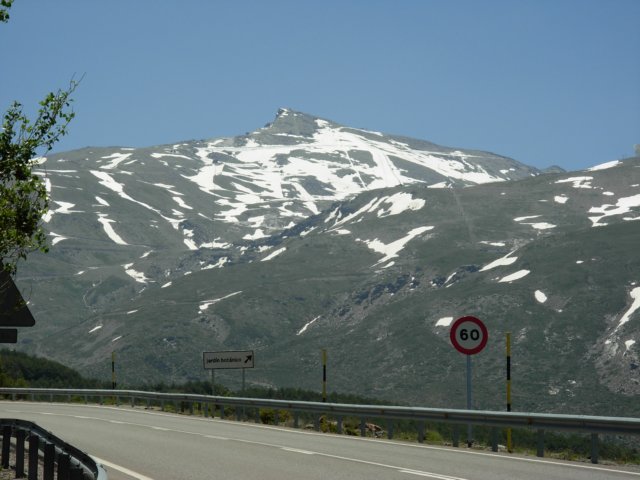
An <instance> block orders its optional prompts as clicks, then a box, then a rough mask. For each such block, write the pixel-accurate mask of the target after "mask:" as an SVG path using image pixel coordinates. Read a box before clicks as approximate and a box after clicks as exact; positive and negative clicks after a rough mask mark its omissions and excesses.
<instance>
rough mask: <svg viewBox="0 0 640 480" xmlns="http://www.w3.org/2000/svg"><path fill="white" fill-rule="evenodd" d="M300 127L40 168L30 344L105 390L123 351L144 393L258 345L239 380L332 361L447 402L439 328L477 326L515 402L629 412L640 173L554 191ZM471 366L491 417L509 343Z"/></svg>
mask: <svg viewBox="0 0 640 480" xmlns="http://www.w3.org/2000/svg"><path fill="white" fill-rule="evenodd" d="M286 112H287V113H285V112H281V113H280V117H281V118H280V120H281V123H279V124H278V125H276V130H277V129H282V130H286V128H285V126H286V125H288V123H287V122H289V123H291V122H294V123H295V122H298V121H299V120H300V118H297V117H296V116H295V115H294V116H293V117H292V118H289V117H291V116H292V115H293V114H292V113H291V111H289V110H287V111H286ZM299 115H304V114H299ZM303 120H304V121H303V122H301V123H300V124H299V126H298V127H297V128H298V129H297V130H296V129H295V128H293V127H292V128H291V129H290V130H288V132H289V133H287V131H283V132H279V131H275V130H274V129H273V128H272V129H271V130H268V131H266V132H265V130H264V128H267V129H269V128H271V127H264V128H263V129H259V130H256V131H255V132H251V133H249V134H247V135H244V136H240V137H233V138H224V139H214V140H205V141H192V142H181V143H176V144H169V145H162V146H158V147H149V148H145V149H127V148H116V149H97V148H96V149H87V150H80V151H73V152H64V153H61V154H57V155H52V156H51V157H49V158H47V159H46V160H45V161H44V162H43V163H42V169H43V175H45V174H46V179H47V182H48V185H49V191H50V192H51V197H52V209H51V212H50V216H49V217H48V218H47V219H46V220H47V221H46V223H45V228H46V229H47V231H48V233H49V235H50V238H51V239H52V247H51V251H50V253H49V254H47V255H41V254H33V255H32V257H31V258H30V259H29V262H26V263H25V264H24V265H23V266H21V269H20V271H19V277H18V283H19V284H20V285H21V286H22V288H23V293H24V292H25V291H26V292H29V295H27V296H28V297H29V298H30V308H31V310H32V312H33V313H34V316H35V317H36V319H37V322H38V323H37V325H36V327H34V328H33V329H31V330H29V331H24V332H21V334H20V343H19V344H18V348H19V349H21V350H25V351H28V352H30V353H37V354H39V355H43V356H47V357H50V358H55V359H57V360H64V361H65V362H66V363H68V364H69V365H71V366H73V367H74V368H78V369H80V371H81V372H82V373H83V374H90V375H92V376H95V377H98V378H102V377H103V376H105V375H109V368H110V363H109V362H110V361H109V360H108V359H109V358H110V353H111V351H113V350H115V351H117V352H119V353H118V358H120V359H121V360H120V368H121V369H122V370H121V372H120V375H121V378H122V380H123V382H124V383H127V382H131V383H138V384H139V383H140V381H144V380H148V381H149V382H152V381H156V380H158V379H162V380H169V381H177V380H181V379H182V380H184V379H201V378H202V377H203V375H204V372H203V371H202V369H201V353H202V351H211V350H226V349H230V350H233V349H249V348H251V349H254V350H255V352H256V357H257V358H256V362H257V363H256V365H257V366H258V367H257V368H256V369H255V371H252V372H250V373H249V375H248V379H249V382H254V383H255V384H259V385H267V386H268V385H271V386H294V387H302V388H314V385H316V384H317V378H316V375H315V374H314V373H313V372H316V373H317V371H318V370H319V368H320V364H319V358H318V355H317V352H318V351H320V350H321V349H322V348H327V349H328V350H329V353H330V359H331V362H332V363H331V365H332V367H331V372H332V377H331V378H332V382H335V383H332V384H333V385H335V387H336V388H337V389H340V390H341V391H345V392H350V393H360V394H364V395H374V396H379V397H383V398H394V397H395V398H397V397H401V398H403V399H405V400H406V401H408V402H409V403H413V404H420V403H421V402H423V401H427V402H428V404H429V405H430V406H442V405H444V404H448V403H450V402H451V400H450V399H451V398H459V397H460V396H461V395H463V393H462V387H463V383H464V382H463V379H462V378H461V373H460V370H458V368H457V367H456V365H457V364H458V362H459V358H458V357H457V356H456V353H455V352H454V351H453V349H452V347H451V346H450V345H449V343H448V339H447V336H446V331H447V330H446V329H447V325H449V324H448V323H447V322H450V321H451V320H453V318H454V317H456V316H463V315H465V314H475V315H476V316H479V317H480V318H483V319H484V320H485V321H486V322H487V324H488V326H489V327H490V332H492V333H490V335H491V336H492V338H496V339H497V338H500V337H501V335H502V334H503V333H504V331H506V330H507V329H511V330H512V331H513V333H514V336H515V339H514V351H516V352H518V354H519V357H517V358H516V359H515V360H514V372H518V373H519V374H520V375H522V377H519V379H518V380H514V385H517V386H518V389H517V393H515V394H514V398H515V400H517V403H518V404H519V405H522V406H527V407H528V408H530V409H531V410H539V409H542V408H545V409H549V410H552V411H557V410H558V409H559V408H565V409H566V408H568V409H577V408H581V407H584V408H589V409H591V412H592V413H596V412H604V411H606V406H607V405H609V404H611V403H612V402H614V403H615V402H617V404H618V406H617V407H616V408H618V410H619V411H634V410H633V409H634V408H636V407H634V406H633V403H632V402H631V398H632V397H631V396H632V395H633V394H634V393H637V392H638V391H639V390H640V383H639V381H640V378H639V377H638V371H637V370H636V369H634V368H633V365H638V352H637V351H636V348H637V347H635V346H634V344H635V340H634V339H635V338H637V335H638V328H637V326H636V324H637V321H636V319H637V315H638V312H637V311H636V310H633V311H632V310H631V307H632V306H633V305H635V303H634V300H633V299H634V298H635V297H633V295H635V293H634V292H636V290H635V289H636V285H637V282H638V281H640V279H638V278H636V277H635V276H634V272H637V271H638V267H640V264H639V259H638V255H637V252H636V250H635V247H634V245H635V244H636V243H635V242H637V241H638V240H640V238H638V237H639V236H640V231H639V230H640V229H639V228H637V222H636V221H635V220H637V219H638V218H640V217H639V216H640V211H639V207H640V188H639V185H640V158H637V157H635V158H631V159H627V160H625V161H623V162H620V161H618V162H608V163H606V164H603V165H600V166H596V167H594V168H593V169H591V170H589V171H583V172H555V173H545V174H543V173H542V172H539V171H538V170H536V169H533V168H531V167H527V166H523V165H522V164H518V163H517V162H515V161H514V160H511V159H506V160H505V158H506V157H500V156H498V155H495V154H490V153H487V154H486V155H485V156H482V157H479V156H478V155H476V154H474V153H472V152H471V151H467V150H461V149H447V147H442V148H441V150H440V151H438V152H436V151H435V150H436V147H428V148H429V149H426V148H427V147H425V148H424V149H421V148H415V149H414V148H412V147H413V146H416V147H422V146H425V143H420V142H421V141H415V144H413V145H412V142H401V141H398V140H397V138H400V137H395V136H385V135H382V134H377V133H368V134H367V135H369V136H370V138H367V137H364V136H362V135H361V134H360V133H358V132H362V131H361V130H358V129H352V128H350V127H342V126H338V124H334V123H331V122H329V121H327V120H323V119H318V118H316V117H313V116H308V115H305V116H304V119H303ZM318 120H320V121H319V122H318ZM323 122H327V123H323ZM287 128H289V127H287ZM291 132H294V133H291ZM295 132H298V133H295ZM354 132H355V133H354ZM299 133H300V134H304V135H298V134H299ZM297 136H301V137H304V139H300V138H297ZM277 139H284V140H282V143H268V142H274V141H275V140H277ZM301 140H304V141H301ZM261 142H262V143H261ZM296 142H297V143H296ZM427 143H428V142H427ZM429 145H433V144H429ZM400 154H402V155H404V159H402V158H400V157H396V155H400ZM505 162H506V163H505ZM427 164H429V165H431V164H433V165H435V166H436V167H435V168H436V170H439V172H438V171H436V170H431V169H427ZM507 166H508V167H509V168H505V167H507ZM510 168H513V169H514V170H510ZM445 173H450V174H451V175H450V176H446V175H445ZM511 177H513V178H511ZM496 179H497V180H501V181H495V180H496ZM434 187H435V188H434ZM598 251H600V252H606V258H605V255H604V254H602V253H600V254H599V253H598ZM545 254H546V255H547V256H545ZM547 257H548V258H547ZM577 262H581V263H577ZM543 300H544V301H543ZM627 313H628V315H627V317H628V319H627V321H626V322H625V323H623V324H622V325H620V319H621V318H624V315H626V314H627ZM584 318H589V321H588V322H584ZM616 322H617V323H616ZM581 323H584V324H585V325H589V327H588V329H587V331H582V330H580V325H581ZM567 338H572V339H574V343H575V344H573V345H567V344H566V341H565V342H564V343H563V339H565V340H566V339H567ZM329 339H330V340H331V343H329ZM632 340H633V342H634V343H629V342H630V341H632ZM607 341H608V342H609V343H606V342H607ZM614 346H615V348H614ZM524 359H526V360H527V361H526V362H525V363H522V362H524ZM556 359H562V362H564V363H565V364H566V365H559V366H558V365H557V362H556ZM477 362H478V369H477V371H479V372H483V375H484V376H486V379H488V380H487V383H488V384H489V385H485V386H484V388H483V389H480V390H479V391H478V394H477V402H478V405H477V406H479V407H482V408H500V407H499V406H500V405H502V403H503V402H501V401H500V400H498V398H499V393H498V392H500V391H501V389H500V388H499V385H500V382H501V374H500V373H499V372H500V371H501V368H502V367H501V365H502V349H501V348H500V345H499V343H494V342H492V343H490V344H489V346H488V347H487V352H484V353H483V354H481V355H478V359H477ZM534 365H535V366H536V367H535V368H534ZM621 366H624V368H622V367H621ZM590 371H592V372H597V375H595V376H594V375H592V376H591V377H593V378H591V377H590V376H589V372H590ZM354 372H358V374H354ZM425 375H426V376H427V377H428V378H429V379H430V380H429V382H428V383H429V393H428V394H426V393H425V392H424V390H423V389H422V388H421V387H420V385H421V382H422V380H421V378H424V376H425ZM217 376H218V375H217ZM219 377H220V378H221V379H223V380H224V381H225V382H226V381H229V382H230V383H231V384H233V382H236V381H237V379H236V378H235V376H234V375H233V373H230V372H221V373H220V374H219ZM514 378H515V377H514ZM518 382H526V383H525V384H523V383H518ZM571 382H575V384H573V383H571ZM623 390H624V391H623ZM572 395H573V396H579V395H583V396H585V398H588V401H586V400H581V401H580V402H577V403H576V404H575V405H573V406H572V404H571V402H570V399H571V398H572ZM421 399H422V400H421ZM454 403H455V402H454ZM460 406H461V407H463V405H460ZM578 411H579V410H578Z"/></svg>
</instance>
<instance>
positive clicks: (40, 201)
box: [0, 0, 78, 273]
mask: <svg viewBox="0 0 640 480" xmlns="http://www.w3.org/2000/svg"><path fill="white" fill-rule="evenodd" d="M12 3H13V0H0V22H6V21H7V20H8V19H9V9H10V8H11V4H12ZM77 85H78V82H76V81H75V80H73V79H72V80H71V82H70V84H69V87H68V88H67V89H66V90H58V91H57V92H51V93H49V94H48V95H47V96H46V97H45V98H44V100H42V101H41V102H40V109H39V110H38V114H37V116H36V118H35V120H34V121H33V122H32V121H30V120H29V119H28V118H27V116H26V115H25V114H24V113H23V110H22V105H21V104H20V103H18V102H14V103H13V104H12V105H11V106H10V107H9V109H8V110H7V112H6V113H5V114H4V118H3V123H2V131H0V261H1V262H2V265H3V266H4V268H5V269H6V270H8V271H9V272H10V273H15V271H16V268H17V263H18V261H19V260H20V259H25V258H26V256H27V254H28V253H30V252H32V251H35V250H42V251H45V252H46V251H47V243H46V235H45V232H44V230H43V228H42V223H41V219H42V216H43V215H44V214H45V213H46V212H47V209H48V194H47V189H46V185H45V181H44V180H43V179H42V178H41V177H40V176H38V175H36V174H35V173H34V172H33V167H34V166H35V165H36V163H37V159H36V157H37V156H38V155H41V156H42V155H46V154H47V153H48V152H49V151H51V149H52V148H53V145H54V144H55V143H56V142H57V141H58V140H59V139H60V137H62V136H63V135H65V134H66V133H67V126H68V125H69V122H70V121H71V120H72V119H73V117H74V115H75V114H74V113H73V111H72V110H71V108H70V107H71V102H72V99H71V94H72V93H73V91H74V90H75V89H76V87H77ZM0 268H1V266H0Z"/></svg>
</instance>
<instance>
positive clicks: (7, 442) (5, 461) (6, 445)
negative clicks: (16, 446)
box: [2, 426, 11, 468]
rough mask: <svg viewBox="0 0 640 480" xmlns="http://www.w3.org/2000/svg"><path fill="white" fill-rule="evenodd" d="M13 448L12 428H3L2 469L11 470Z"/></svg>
mask: <svg viewBox="0 0 640 480" xmlns="http://www.w3.org/2000/svg"><path fill="white" fill-rule="evenodd" d="M10 448H11V427H9V426H6V427H2V468H9V453H10V451H11V450H10Z"/></svg>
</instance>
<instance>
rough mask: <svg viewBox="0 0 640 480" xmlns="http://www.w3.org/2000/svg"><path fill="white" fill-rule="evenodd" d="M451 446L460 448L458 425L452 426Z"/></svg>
mask: <svg viewBox="0 0 640 480" xmlns="http://www.w3.org/2000/svg"><path fill="white" fill-rule="evenodd" d="M452 440H453V442H452V444H453V446H454V447H459V446H460V428H459V425H458V424H455V425H454V426H453V439H452Z"/></svg>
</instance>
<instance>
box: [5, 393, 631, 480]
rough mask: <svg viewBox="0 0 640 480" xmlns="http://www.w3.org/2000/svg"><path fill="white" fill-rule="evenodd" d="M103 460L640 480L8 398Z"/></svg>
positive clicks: (206, 475) (266, 474)
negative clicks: (18, 400)
mask: <svg viewBox="0 0 640 480" xmlns="http://www.w3.org/2000/svg"><path fill="white" fill-rule="evenodd" d="M0 415H1V416H2V417H4V418H22V419H25V420H30V421H33V422H35V423H37V424H38V425H40V426H42V427H44V428H46V429H47V430H50V431H51V432H53V433H54V434H55V435H57V436H58V437H60V438H62V439H63V440H65V441H67V442H69V443H71V444H73V445H75V446H76V447H78V448H80V449H81V450H84V451H85V452H87V453H89V454H90V455H92V456H94V457H96V458H98V459H99V460H100V461H101V462H102V463H103V464H104V465H105V467H106V469H107V472H108V474H109V479H110V480H131V479H139V480H150V479H153V480H165V479H166V480H169V479H171V480H173V479H180V480H195V479H199V480H202V479H231V480H236V479H237V480H242V479H257V480H271V479H273V480H287V479H317V480H328V479H329V478H330V479H331V480H341V479H349V480H354V479H355V480H359V479H363V480H364V479H366V480H371V479H372V478H383V479H392V480H393V479H399V480H411V478H415V477H422V478H430V479H439V480H503V479H504V480H515V479H522V480H529V479H558V480H565V479H566V480H569V479H634V480H640V469H639V468H635V467H616V466H608V465H591V464H588V463H572V462H561V461H554V460H548V459H538V458H536V457H522V456H514V455H508V454H495V453H490V452H483V451H478V450H468V449H465V448H447V447H434V446H425V445H417V444H409V443H403V442H395V441H386V440H380V439H377V440H374V439H362V438H358V437H347V436H337V435H330V434H320V433H316V432H309V431H303V430H293V429H287V428H279V427H273V426H271V427H269V426H264V425H256V424H252V423H239V422H233V421H223V420H219V419H215V420H212V419H210V418H208V419H206V418H200V417H188V416H182V415H174V414H168V413H161V412H153V411H146V410H144V409H142V408H139V407H138V408H136V409H132V408H130V407H125V406H122V407H119V408H114V407H100V406H91V405H89V406H85V405H67V404H49V403H30V402H7V401H4V402H0Z"/></svg>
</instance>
